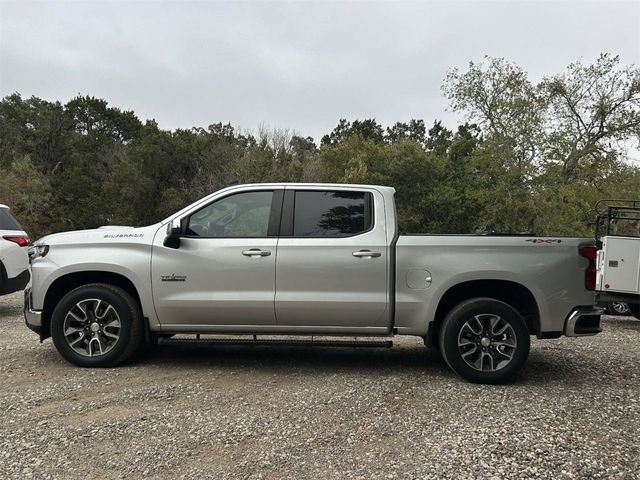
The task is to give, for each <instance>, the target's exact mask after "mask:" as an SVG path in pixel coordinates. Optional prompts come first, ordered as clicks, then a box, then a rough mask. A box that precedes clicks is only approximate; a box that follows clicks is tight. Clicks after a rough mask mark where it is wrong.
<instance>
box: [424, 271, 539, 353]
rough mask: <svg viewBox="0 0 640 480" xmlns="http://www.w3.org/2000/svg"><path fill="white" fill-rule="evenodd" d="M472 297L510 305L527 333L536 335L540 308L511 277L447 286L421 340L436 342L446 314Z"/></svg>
mask: <svg viewBox="0 0 640 480" xmlns="http://www.w3.org/2000/svg"><path fill="white" fill-rule="evenodd" d="M475 297H486V298H493V299H495V300H499V301H501V302H504V303H506V304H507V305H509V306H511V307H513V308H514V309H515V310H516V311H517V312H518V313H519V314H520V315H521V316H522V318H523V319H524V321H525V323H526V324H527V328H528V329H529V333H530V334H531V335H536V336H537V337H540V335H541V330H540V309H539V307H538V303H537V302H536V299H535V296H534V295H533V293H532V292H531V290H529V289H528V288H527V287H525V286H524V285H522V284H521V283H518V282H515V281H512V280H469V281H465V282H461V283H458V284H456V285H453V286H451V287H449V289H448V290H447V291H446V292H445V293H444V294H443V295H442V297H441V298H440V301H439V302H438V306H437V308H436V312H435V315H434V317H433V320H432V321H431V322H429V327H428V330H427V335H426V337H425V343H426V344H427V345H428V346H430V347H431V346H435V345H437V344H438V335H439V333H440V326H441V325H442V322H443V321H444V318H445V317H446V315H447V313H449V312H450V311H451V309H452V308H454V307H455V306H456V305H458V304H460V302H463V301H465V300H468V299H470V298H475Z"/></svg>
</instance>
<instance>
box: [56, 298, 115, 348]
mask: <svg viewBox="0 0 640 480" xmlns="http://www.w3.org/2000/svg"><path fill="white" fill-rule="evenodd" d="M63 328H64V338H65V340H66V341H67V344H68V345H69V346H70V347H71V348H72V349H73V351H74V352H76V353H78V354H80V355H82V356H85V357H96V356H100V355H104V354H105V353H107V352H108V351H109V350H111V349H112V348H113V347H114V346H115V345H116V343H118V339H119V338H120V331H121V328H122V325H121V323H120V317H119V316H118V312H116V309H115V308H113V306H111V305H110V304H109V303H107V302H105V301H104V300H100V299H97V298H90V299H86V300H81V301H80V302H78V303H76V304H75V305H74V306H73V307H71V309H70V310H69V311H68V312H67V315H66V316H65V318H64V325H63Z"/></svg>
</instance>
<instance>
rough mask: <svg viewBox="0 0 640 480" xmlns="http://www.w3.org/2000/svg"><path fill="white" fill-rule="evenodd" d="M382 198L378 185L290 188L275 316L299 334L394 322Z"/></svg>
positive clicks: (372, 328) (378, 328)
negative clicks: (295, 328)
mask: <svg viewBox="0 0 640 480" xmlns="http://www.w3.org/2000/svg"><path fill="white" fill-rule="evenodd" d="M388 265H389V249H388V247H387V238H386V232H385V212H384V199H383V196H382V194H380V193H379V192H377V191H375V190H371V191H370V190H366V189H357V188H339V187H336V188H327V187H304V188H297V189H294V188H292V187H289V188H288V189H287V190H286V191H285V198H284V206H283V216H282V224H281V229H280V239H279V241H278V253H277V261H276V319H277V324H278V325H279V326H292V327H298V329H299V330H300V331H304V329H307V328H309V329H312V328H313V327H322V328H321V329H320V330H318V329H317V328H313V329H314V331H326V332H329V331H331V332H344V333H352V332H356V331H361V332H370V333H383V332H385V331H386V330H387V329H388V328H389V327H390V315H389V310H388V304H389V291H388V285H389V271H388Z"/></svg>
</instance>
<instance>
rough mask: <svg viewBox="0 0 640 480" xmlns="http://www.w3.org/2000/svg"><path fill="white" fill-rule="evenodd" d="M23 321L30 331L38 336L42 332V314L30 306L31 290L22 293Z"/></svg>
mask: <svg viewBox="0 0 640 480" xmlns="http://www.w3.org/2000/svg"><path fill="white" fill-rule="evenodd" d="M23 311H24V320H25V323H26V324H27V327H29V329H30V330H33V331H34V332H36V333H37V334H38V335H40V334H41V332H42V312H41V311H38V310H34V309H33V307H32V305H31V288H27V289H26V290H25V291H24V309H23Z"/></svg>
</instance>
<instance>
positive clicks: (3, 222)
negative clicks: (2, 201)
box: [0, 208, 22, 230]
mask: <svg viewBox="0 0 640 480" xmlns="http://www.w3.org/2000/svg"><path fill="white" fill-rule="evenodd" d="M0 230H22V227H20V224H19V223H18V222H17V221H16V219H15V218H13V215H11V213H9V210H8V209H6V208H0Z"/></svg>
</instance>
